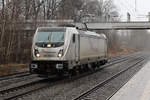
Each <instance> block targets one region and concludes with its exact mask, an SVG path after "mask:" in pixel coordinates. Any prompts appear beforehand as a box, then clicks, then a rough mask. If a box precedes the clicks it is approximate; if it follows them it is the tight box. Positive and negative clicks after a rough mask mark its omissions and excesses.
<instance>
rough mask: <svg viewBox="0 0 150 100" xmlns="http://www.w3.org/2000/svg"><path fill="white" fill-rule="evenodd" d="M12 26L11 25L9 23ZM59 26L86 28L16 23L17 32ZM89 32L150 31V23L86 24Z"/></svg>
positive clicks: (54, 24) (80, 24)
mask: <svg viewBox="0 0 150 100" xmlns="http://www.w3.org/2000/svg"><path fill="white" fill-rule="evenodd" d="M7 24H8V25H11V24H12V23H11V24H10V23H7ZM58 24H73V25H75V26H77V27H79V28H85V25H84V24H83V23H74V22H73V21H65V22H55V21H39V22H36V23H35V22H17V23H15V25H16V28H17V30H22V31H35V29H36V28H37V27H53V26H56V25H58ZM0 25H1V24H0ZM86 25H87V28H88V29H89V30H113V29H114V30H124V29H130V30H133V29H134V30H135V29H150V22H100V23H98V22H97V23H86Z"/></svg>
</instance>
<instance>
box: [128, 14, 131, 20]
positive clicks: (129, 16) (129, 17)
mask: <svg viewBox="0 0 150 100" xmlns="http://www.w3.org/2000/svg"><path fill="white" fill-rule="evenodd" d="M130 21H131V15H130V13H127V22H130Z"/></svg>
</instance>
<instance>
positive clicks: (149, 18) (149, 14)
mask: <svg viewBox="0 0 150 100" xmlns="http://www.w3.org/2000/svg"><path fill="white" fill-rule="evenodd" d="M148 21H149V22H150V12H149V13H148Z"/></svg>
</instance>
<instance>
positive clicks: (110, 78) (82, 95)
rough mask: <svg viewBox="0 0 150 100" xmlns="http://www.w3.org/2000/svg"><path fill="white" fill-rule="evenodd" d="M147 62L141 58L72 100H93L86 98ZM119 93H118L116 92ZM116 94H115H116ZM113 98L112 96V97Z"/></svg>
mask: <svg viewBox="0 0 150 100" xmlns="http://www.w3.org/2000/svg"><path fill="white" fill-rule="evenodd" d="M144 60H145V58H144V57H142V58H140V59H139V60H138V61H137V62H136V63H134V64H132V65H129V66H128V67H127V68H126V69H125V70H122V71H119V72H118V73H116V74H114V75H113V76H111V77H109V78H107V79H106V80H104V81H102V82H100V83H99V84H97V85H95V86H93V87H92V88H90V89H89V90H87V91H85V92H84V93H82V94H80V95H79V96H77V97H75V98H74V99H72V100H92V99H87V98H86V97H87V96H88V95H90V94H91V93H93V92H95V91H96V90H98V89H100V88H102V87H103V86H104V85H105V84H107V83H109V82H110V81H112V80H114V79H115V78H117V77H118V76H120V75H121V74H123V73H125V72H126V71H128V70H130V69H131V68H133V67H135V66H136V65H138V64H139V65H141V64H143V61H144ZM115 92H117V91H115ZM115 92H114V93H115ZM111 96H112V95H111ZM111 96H110V97H108V98H107V100H109V99H110V98H111Z"/></svg>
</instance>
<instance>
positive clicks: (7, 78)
mask: <svg viewBox="0 0 150 100" xmlns="http://www.w3.org/2000/svg"><path fill="white" fill-rule="evenodd" d="M135 54H137V53H135ZM135 54H132V55H135ZM128 57H131V54H128V55H122V56H113V57H110V58H109V61H108V63H111V62H115V61H118V60H121V59H125V58H128ZM29 75H31V74H30V73H29V71H26V72H19V73H15V74H9V75H4V76H0V81H4V80H9V79H15V78H21V77H24V76H29Z"/></svg>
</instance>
